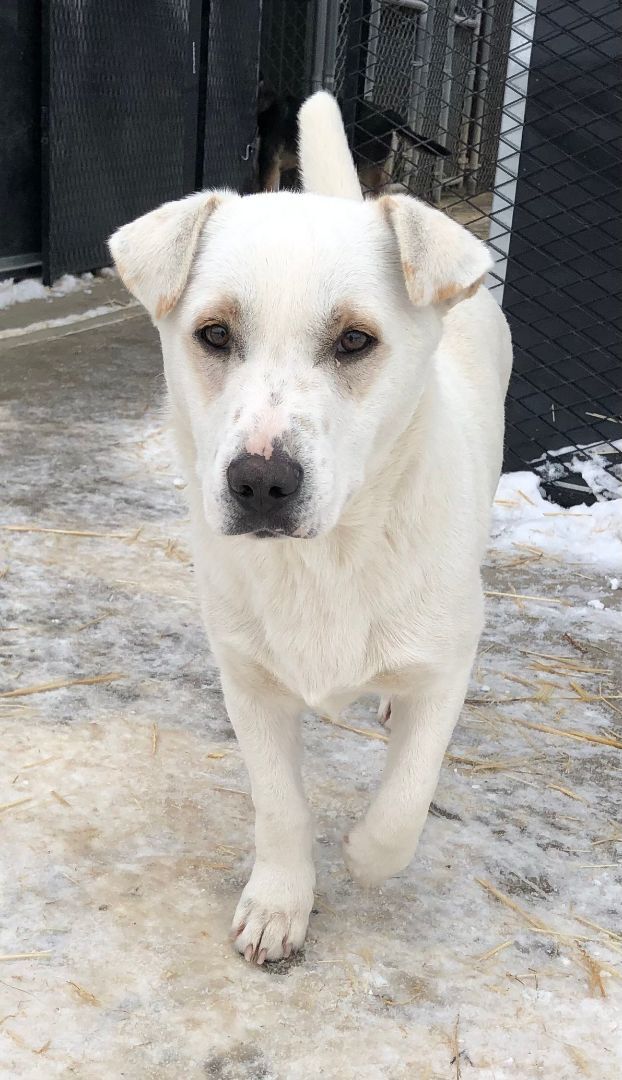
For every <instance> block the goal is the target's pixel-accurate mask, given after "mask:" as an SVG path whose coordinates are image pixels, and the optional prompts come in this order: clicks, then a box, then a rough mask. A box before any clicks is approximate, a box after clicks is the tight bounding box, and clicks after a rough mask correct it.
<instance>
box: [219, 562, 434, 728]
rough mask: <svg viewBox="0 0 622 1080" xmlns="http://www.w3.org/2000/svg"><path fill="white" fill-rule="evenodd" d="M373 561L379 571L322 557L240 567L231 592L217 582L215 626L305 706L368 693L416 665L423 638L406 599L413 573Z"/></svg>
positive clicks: (419, 614) (422, 620) (421, 624)
mask: <svg viewBox="0 0 622 1080" xmlns="http://www.w3.org/2000/svg"><path fill="white" fill-rule="evenodd" d="M379 561H380V563H381V564H382V563H384V567H383V569H384V573H383V572H381V569H380V566H379V565H377V564H376V561H375V560H371V561H370V562H369V563H367V564H366V565H364V566H360V567H359V568H358V569H357V570H354V569H353V568H352V567H351V566H348V565H346V566H343V565H339V561H338V560H335V561H332V560H331V559H330V557H328V556H327V557H325V558H323V559H321V560H318V562H317V563H313V564H309V563H308V562H303V561H302V560H298V559H295V560H283V561H281V560H275V561H274V563H272V562H271V560H269V559H267V560H265V561H262V564H261V569H259V567H257V568H256V569H255V572H251V573H249V567H248V566H247V567H245V572H244V573H243V574H242V573H239V574H238V575H236V578H237V588H236V587H235V586H234V583H233V581H232V580H231V581H230V582H229V583H228V584H226V583H225V582H223V580H222V578H221V581H220V586H221V588H222V587H223V586H225V590H226V592H225V594H226V595H227V597H228V601H227V605H226V606H227V608H228V612H227V614H226V615H224V613H223V616H224V617H223V619H222V621H221V629H222V630H223V631H224V633H225V636H226V637H227V639H228V640H229V641H230V642H231V643H232V644H233V645H234V647H236V648H237V649H238V650H239V652H240V653H242V654H243V655H246V656H248V657H252V658H253V660H254V661H255V662H257V663H259V664H260V665H261V666H262V667H264V668H265V669H266V670H267V671H269V672H270V673H271V674H272V675H274V676H275V677H276V678H277V679H278V680H279V681H280V682H281V683H282V684H283V685H284V686H286V687H287V688H288V689H289V690H290V691H291V692H292V693H293V694H295V695H297V696H298V697H300V698H301V699H302V700H303V701H305V702H306V704H307V705H309V706H310V707H313V708H316V709H319V708H321V707H325V708H328V706H329V704H330V703H333V702H341V703H345V702H346V701H347V700H351V699H352V698H353V697H355V696H357V695H358V694H360V693H361V692H365V691H366V690H369V689H374V688H375V687H376V684H377V683H378V680H379V679H381V678H382V677H383V676H384V675H385V674H386V673H387V672H388V671H397V670H400V669H402V668H403V667H404V666H406V665H408V664H410V663H412V662H413V661H414V662H416V659H417V657H418V654H419V645H418V642H425V641H426V637H427V636H428V635H427V634H426V630H425V625H426V616H425V612H424V611H423V610H422V609H419V610H418V611H415V610H414V609H413V607H412V605H411V604H410V602H409V600H408V597H409V596H412V595H413V592H414V591H416V581H415V580H414V576H415V574H414V571H413V574H412V575H408V574H406V575H405V574H404V567H401V572H399V570H398V568H397V567H394V568H393V570H392V571H389V572H387V567H386V558H384V559H383V557H382V554H380V556H379ZM238 569H239V568H238ZM234 593H235V597H236V600H235V611H232V609H231V598H232V596H233V595H234ZM221 595H222V593H221ZM210 621H211V622H213V621H212V620H210ZM218 621H219V620H218V614H217V617H216V625H213V626H212V628H210V632H211V633H212V634H215V635H216V636H217V635H218V633H219V627H218V625H217V623H218ZM233 626H235V634H234V638H235V640H233V638H232V635H231V629H232V627H233ZM421 658H422V659H423V656H422V654H421ZM376 688H377V687H376Z"/></svg>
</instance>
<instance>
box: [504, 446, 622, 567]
mask: <svg viewBox="0 0 622 1080" xmlns="http://www.w3.org/2000/svg"><path fill="white" fill-rule="evenodd" d="M583 464H585V463H583ZM491 538H492V541H493V545H494V547H495V548H497V549H501V550H508V551H515V549H516V545H520V544H529V545H531V546H532V547H535V548H539V549H541V550H542V551H545V552H547V553H548V554H553V555H560V556H561V555H563V556H565V557H566V558H568V559H571V560H576V561H579V562H585V563H588V564H590V565H591V566H602V567H604V568H613V569H617V568H619V567H620V566H622V499H612V500H610V501H603V502H597V503H595V504H594V505H593V506H585V505H580V506H573V507H572V508H570V509H567V510H565V509H563V508H562V507H559V506H555V505H554V504H553V503H550V502H547V501H546V499H544V498H543V497H542V493H541V491H540V482H539V478H538V477H537V476H536V475H535V473H532V472H516V473H506V474H505V475H504V476H502V477H501V480H500V481H499V487H498V488H497V494H496V497H495V501H494V505H493V519H492V527H491ZM612 580H613V581H617V579H616V578H614V579H612ZM618 584H619V582H618ZM611 587H612V588H614V586H613V585H612V586H611Z"/></svg>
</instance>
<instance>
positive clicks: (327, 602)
mask: <svg viewBox="0 0 622 1080" xmlns="http://www.w3.org/2000/svg"><path fill="white" fill-rule="evenodd" d="M324 104H325V103H324ZM318 113H320V114H322V115H323V116H324V121H326V115H327V113H326V109H325V108H324V109H323V110H316V111H314V109H313V108H312V107H311V106H309V105H307V106H305V108H303V110H302V116H301V122H302V146H301V148H302V159H303V160H302V170H303V175H304V176H305V177H306V178H307V181H308V180H309V178H310V177H317V176H318V165H317V160H315V158H316V156H317V153H318V150H317V148H318V147H320V145H321V146H322V155H321V156H322V160H323V161H325V160H326V159H325V155H324V143H323V142H322V141H321V140H319V139H318V134H317V132H316V131H314V132H309V131H308V130H307V125H313V124H314V123H315V118H316V117H317V115H318ZM331 122H333V121H331ZM334 123H339V124H340V121H338V120H337V119H335V118H334ZM308 155H311V156H312V157H313V158H314V160H313V161H311V160H309V159H308ZM340 161H341V167H340V168H338V176H337V178H336V179H335V178H333V181H332V185H333V188H332V189H333V190H338V191H341V192H344V191H348V190H350V194H352V196H353V197H352V198H351V199H349V200H346V199H343V198H331V197H327V196H326V195H317V194H310V193H309V194H293V193H279V194H270V195H255V196H249V197H247V198H243V199H242V198H239V197H237V196H234V195H231V194H228V193H226V192H225V193H214V192H203V193H200V194H198V195H193V196H191V197H190V198H188V199H184V200H181V201H180V202H177V203H170V204H167V205H166V206H164V207H161V208H160V209H159V210H156V211H154V212H153V213H150V214H147V215H146V216H145V217H143V218H141V219H139V220H138V221H135V222H133V223H131V224H130V225H126V226H125V227H124V228H122V229H120V230H119V231H118V232H117V233H116V234H115V236H114V237H113V238H112V240H111V250H112V253H113V255H114V258H115V261H116V263H117V266H118V268H119V271H120V273H121V276H122V278H123V280H124V281H125V283H126V284H127V285H128V287H129V288H130V289H131V291H132V292H133V293H134V294H135V295H136V296H137V297H138V298H139V299H140V300H141V301H142V302H143V303H144V304H145V306H146V307H147V309H148V310H149V312H150V314H151V316H152V318H153V319H154V321H155V323H156V325H157V327H158V329H159V331H160V335H161V340H162V348H163V354H164V365H165V372H166V379H167V384H168V389H169V397H170V403H171V408H172V416H173V421H174V428H175V432H176V437H177V442H178V445H179V449H180V452H181V454H182V457H183V460H184V465H185V471H186V476H187V479H188V492H189V498H190V505H191V515H192V528H193V545H194V559H195V564H196V573H197V580H198V583H199V589H200V594H201V599H202V607H203V614H204V619H205V624H206V627H207V630H208V633H209V637H210V641H211V645H212V648H213V651H214V654H215V656H216V658H217V661H218V663H219V665H220V670H221V674H222V685H223V690H224V695H225V701H226V704H227V709H228V712H229V716H230V718H231V721H232V723H233V726H234V728H235V731H236V734H237V737H238V740H239V743H240V746H241V749H242V752H243V754H244V757H245V760H246V764H247V767H248V770H249V774H250V780H251V787H252V794H253V800H254V803H255V810H256V861H255V866H254V869H253V872H252V874H251V877H250V880H249V882H248V884H247V886H246V888H245V889H244V892H243V894H242V898H241V900H240V903H239V905H238V908H237V911H236V913H235V917H234V923H233V926H234V938H235V942H236V946H237V948H238V949H239V950H240V952H242V953H243V954H244V955H245V956H246V958H247V959H256V960H257V961H258V962H260V963H261V962H263V961H264V960H266V959H268V960H274V959H278V958H280V957H281V956H283V955H288V954H289V952H290V951H291V950H292V949H296V948H299V947H300V946H301V945H302V943H303V941H304V938H305V933H306V928H307V921H308V918H309V913H310V910H311V906H312V901H313V891H314V882H315V873H314V867H313V861H312V824H311V818H310V813H309V809H308V806H307V802H306V799H305V796H304V792H303V789H302V784H301V778H300V766H299V756H300V744H299V731H298V715H299V713H300V712H301V710H302V709H303V707H304V706H309V707H311V708H313V709H316V710H321V711H322V712H323V713H328V714H330V715H333V716H334V715H336V714H337V713H338V712H339V710H340V709H341V708H342V707H343V706H344V705H345V704H347V703H348V702H349V701H351V700H352V699H354V698H356V697H358V696H359V695H361V694H363V693H377V694H380V695H381V696H383V697H390V698H391V701H392V732H391V740H390V745H389V750H388V757H387V763H386V767H385V773H384V776H383V779H382V782H381V785H380V788H379V790H378V792H377V794H376V796H375V798H374V800H373V802H372V804H371V806H370V808H369V810H368V811H367V814H366V815H365V817H364V819H363V820H362V821H361V822H359V823H358V824H356V825H355V826H354V828H353V829H352V831H351V832H350V834H349V836H348V837H346V840H345V843H344V856H345V859H346V862H347V865H348V867H349V868H350V871H351V872H352V874H353V875H354V877H355V878H357V879H358V880H359V881H361V882H364V883H367V884H373V883H378V882H381V881H383V880H384V879H385V878H386V877H387V876H389V875H392V874H395V873H397V872H399V871H400V870H402V869H403V868H404V867H405V866H406V865H407V864H408V863H409V861H410V860H411V858H412V857H413V855H414V852H415V848H416V846H417V841H418V839H419V835H420V833H421V830H422V828H423V824H424V822H425V818H426V815H427V811H428V807H429V804H430V800H431V799H432V796H433V793H434V789H435V787H436V783H437V779H438V773H439V769H440V766H441V761H442V758H443V755H444V752H445V749H446V747H447V743H448V740H449V738H450V736H451V733H452V730H453V727H454V725H455V723H456V720H457V717H458V714H459V712H460V708H461V706H462V703H463V700H464V695H465V691H466V687H467V681H468V678H469V672H470V669H471V665H472V661H473V657H474V654H475V649H476V646H477V641H478V638H479V635H480V631H481V627H482V618H483V616H482V610H483V603H482V588H481V582H480V562H481V559H482V556H483V553H484V549H485V545H486V540H487V534H488V524H489V512H490V506H491V501H492V498H493V494H494V491H495V487H496V483H497V479H498V475H499V469H500V464H501V452H502V441H503V399H504V395H505V390H506V386H507V381H508V376H509V371H510V365H511V346H510V339H509V332H508V329H507V326H506V323H505V319H504V318H503V315H502V314H501V312H500V310H499V309H498V307H497V305H496V304H495V302H494V301H493V300H492V299H491V297H490V295H489V294H488V293H487V292H486V291H485V289H484V288H482V287H478V285H479V282H480V281H481V279H482V277H483V275H485V273H486V272H487V270H488V269H489V267H490V265H491V260H490V256H489V254H488V252H487V250H486V248H485V247H484V245H483V244H481V243H480V242H479V241H477V240H476V239H474V238H473V237H472V236H471V235H470V234H469V233H467V232H466V231H465V230H463V229H461V228H460V227H459V226H458V225H456V224H455V223H453V222H452V221H450V220H449V219H448V218H446V217H444V216H443V215H442V214H440V213H439V212H437V211H435V210H432V209H431V208H429V207H427V206H425V205H424V204H422V203H420V202H418V201H417V200H414V199H410V198H406V197H392V196H390V197H388V198H386V199H380V200H379V201H378V202H370V201H366V202H362V201H359V200H358V199H356V198H354V195H355V194H356V193H355V192H353V191H352V190H351V176H349V175H346V176H344V171H343V155H341V157H340ZM351 167H352V166H351V162H350V161H349V158H348V165H347V169H349V168H351ZM347 169H346V172H347ZM327 188H328V185H327V183H325V181H324V179H322V189H323V190H324V191H326V190H327ZM471 294H473V295H471ZM344 309H345V310H346V311H348V312H349V311H353V312H355V313H356V315H355V316H354V318H355V319H356V320H359V318H363V319H364V320H366V324H367V323H368V322H371V323H372V324H373V326H374V327H375V328H376V335H375V336H377V337H378V340H379V345H378V346H377V347H376V349H375V350H372V352H371V353H370V354H369V355H367V356H364V357H362V358H361V359H356V358H354V359H348V360H347V362H345V363H344V362H343V358H341V363H340V362H339V360H340V358H339V357H337V356H336V355H335V354H334V352H331V353H330V355H328V354H327V353H326V351H323V352H322V351H321V350H322V349H324V350H325V346H321V347H320V344H319V338H318V334H319V332H320V328H322V327H325V325H326V321H327V319H328V320H329V321H330V318H334V315H335V312H336V311H339V310H344ZM223 310H225V311H228V312H233V316H232V317H233V318H235V319H237V320H238V326H239V329H238V330H237V335H238V344H237V345H236V346H235V349H234V351H233V352H232V353H230V354H229V355H228V357H227V358H224V359H223V357H222V356H221V355H217V354H213V355H212V354H208V353H206V352H205V351H202V350H201V348H200V347H199V346H198V345H197V343H196V341H195V339H194V338H193V331H194V330H195V329H196V327H197V326H198V325H201V324H202V323H204V322H206V321H209V320H210V319H214V318H216V319H217V320H220V321H224V319H225V316H224V315H222V314H221V313H222V311H223ZM335 325H336V324H335ZM324 332H325V331H322V333H324ZM336 332H337V331H335V333H336ZM276 440H278V443H279V445H284V446H285V447H286V449H287V450H288V452H289V453H290V454H292V455H294V454H295V455H296V456H297V457H298V459H299V460H300V461H301V463H302V465H303V466H304V477H305V480H304V483H305V485H307V486H306V488H305V490H306V492H307V497H306V500H305V502H304V506H303V507H302V509H301V512H300V516H299V519H298V524H297V528H296V530H295V535H290V536H289V537H287V538H279V539H268V540H261V539H257V538H256V537H255V536H252V535H236V536H233V535H225V533H226V531H227V528H228V526H229V524H230V519H231V513H232V510H231V506H230V504H229V502H228V499H227V485H226V469H227V466H228V463H229V462H230V461H231V460H232V459H233V458H234V457H235V456H236V454H238V453H240V452H241V451H247V452H249V453H253V454H263V455H264V456H265V457H266V458H269V456H270V454H271V453H272V451H273V448H274V445H275V441H276ZM303 537H311V539H303ZM350 781H351V778H350V777H348V776H345V777H344V784H347V783H349V782H350Z"/></svg>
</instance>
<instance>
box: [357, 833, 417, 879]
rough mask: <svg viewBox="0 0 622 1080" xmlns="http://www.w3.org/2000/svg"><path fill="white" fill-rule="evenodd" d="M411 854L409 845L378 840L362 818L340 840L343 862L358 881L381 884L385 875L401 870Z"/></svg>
mask: <svg viewBox="0 0 622 1080" xmlns="http://www.w3.org/2000/svg"><path fill="white" fill-rule="evenodd" d="M413 854H414V851H413V850H412V848H411V847H408V848H406V847H402V846H400V845H392V844H388V843H386V842H384V841H382V840H378V839H377V838H376V837H374V835H373V834H372V832H371V831H370V829H369V827H368V826H367V825H366V824H365V822H364V821H363V822H361V823H360V825H355V826H354V828H353V829H352V832H351V833H350V834H349V835H348V836H346V837H344V841H343V857H344V859H345V863H346V866H347V867H348V870H349V871H350V874H351V875H352V877H353V878H354V880H355V881H358V882H359V883H360V884H361V885H382V883H383V881H386V880H387V878H390V877H393V875H394V874H399V872H400V870H404V868H405V867H406V866H408V864H409V862H410V860H411V859H412V857H413Z"/></svg>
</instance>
